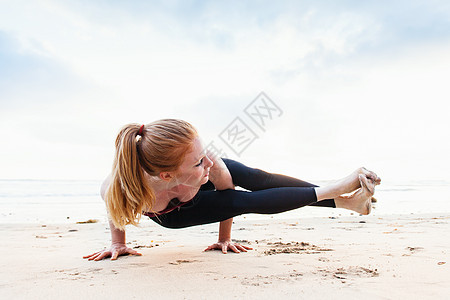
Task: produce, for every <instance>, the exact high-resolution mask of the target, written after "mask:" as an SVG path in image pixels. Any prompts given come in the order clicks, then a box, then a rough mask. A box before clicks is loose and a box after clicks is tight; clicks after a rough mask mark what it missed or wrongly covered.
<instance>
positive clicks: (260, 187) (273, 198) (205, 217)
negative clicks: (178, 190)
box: [150, 158, 336, 228]
mask: <svg viewBox="0 0 450 300" xmlns="http://www.w3.org/2000/svg"><path fill="white" fill-rule="evenodd" d="M222 160H223V161H224V163H225V165H226V166H227V168H228V170H229V171H230V174H231V177H232V179H233V183H234V185H236V186H240V187H242V188H244V189H246V190H249V191H250V192H248V191H240V190H233V189H227V190H222V191H216V190H214V189H215V187H214V185H213V184H212V182H211V181H208V182H207V183H205V184H203V185H202V186H201V187H200V190H199V192H198V193H197V194H196V195H195V197H194V198H193V199H192V200H191V201H190V202H189V203H187V204H185V205H183V206H181V207H179V208H177V209H175V210H173V211H171V212H169V213H166V214H162V215H159V216H157V217H150V219H152V220H153V221H155V222H156V223H158V224H160V225H162V226H164V227H167V228H184V227H189V226H195V225H201V224H208V223H214V222H220V221H224V220H226V219H229V218H232V217H235V216H238V215H242V214H248V213H258V214H275V213H281V212H285V211H288V210H292V209H295V208H299V207H303V206H306V205H314V206H323V207H336V205H335V203H334V200H333V199H327V200H322V201H319V202H317V196H316V192H315V190H314V187H317V185H314V184H311V183H308V182H306V181H302V180H299V179H296V178H293V177H289V176H285V175H281V174H274V173H268V172H265V171H263V170H260V169H255V168H249V167H247V166H245V165H243V164H242V163H240V162H237V161H235V160H232V159H227V158H222Z"/></svg>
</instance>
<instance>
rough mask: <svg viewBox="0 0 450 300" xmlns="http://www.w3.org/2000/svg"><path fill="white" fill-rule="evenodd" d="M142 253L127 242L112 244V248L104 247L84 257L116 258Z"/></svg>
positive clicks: (98, 258)
mask: <svg viewBox="0 0 450 300" xmlns="http://www.w3.org/2000/svg"><path fill="white" fill-rule="evenodd" d="M127 254H132V255H142V253H139V252H137V251H136V250H134V249H131V248H128V247H127V245H125V244H112V245H111V248H109V249H104V250H102V251H98V252H95V253H92V254H90V255H86V256H83V258H87V259H88V260H95V261H98V260H102V259H104V258H105V257H110V256H111V260H116V259H117V257H118V256H119V255H127Z"/></svg>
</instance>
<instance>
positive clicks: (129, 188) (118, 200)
mask: <svg viewBox="0 0 450 300" xmlns="http://www.w3.org/2000/svg"><path fill="white" fill-rule="evenodd" d="M139 129H140V125H138V124H128V125H126V126H124V127H123V128H122V129H121V131H120V132H119V134H118V136H117V139H116V154H115V158H114V165H113V171H112V178H111V183H110V185H109V188H108V191H107V193H106V205H107V209H108V212H109V216H110V218H111V221H112V222H113V224H114V226H115V227H116V228H118V229H120V230H122V231H123V230H125V226H126V225H128V224H132V225H135V226H137V225H138V223H139V220H140V218H141V216H142V211H143V209H144V208H146V207H147V208H150V209H151V208H152V207H153V204H154V201H155V195H154V192H153V190H152V189H151V188H150V187H149V186H148V184H147V181H146V179H145V174H144V171H143V170H142V168H141V166H140V163H139V157H138V150H137V144H138V143H139V142H140V141H138V132H139Z"/></svg>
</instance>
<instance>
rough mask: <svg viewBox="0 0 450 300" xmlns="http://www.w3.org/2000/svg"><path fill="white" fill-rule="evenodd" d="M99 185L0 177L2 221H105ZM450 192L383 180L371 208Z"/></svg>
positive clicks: (312, 212) (317, 211)
mask: <svg viewBox="0 0 450 300" xmlns="http://www.w3.org/2000/svg"><path fill="white" fill-rule="evenodd" d="M326 183H327V182H318V183H317V184H319V185H324V184H326ZM100 185H101V181H94V180H92V181H88V180H85V181H80V180H76V181H75V180H0V223H39V224H49V223H55V224H56V223H75V222H79V221H86V220H88V219H97V220H99V221H100V222H104V223H106V222H107V215H106V210H105V204H104V202H103V200H102V199H101V197H100ZM449 192H450V182H448V181H423V182H419V181H410V182H403V183H400V182H397V183H394V182H392V183H389V182H383V183H382V185H380V186H377V188H376V193H375V197H376V198H377V200H378V202H377V203H375V205H374V209H373V210H372V213H373V214H375V215H389V214H419V213H448V212H450V199H449V198H450V197H449V195H450V194H449ZM351 214H352V212H350V211H347V210H343V209H331V208H322V207H303V208H301V209H296V210H293V211H289V212H285V213H281V214H276V215H257V214H248V215H245V216H239V217H238V218H246V219H270V218H286V219H292V218H307V217H336V216H339V215H343V216H345V215H351ZM353 214H354V215H356V213H353ZM144 218H146V217H144Z"/></svg>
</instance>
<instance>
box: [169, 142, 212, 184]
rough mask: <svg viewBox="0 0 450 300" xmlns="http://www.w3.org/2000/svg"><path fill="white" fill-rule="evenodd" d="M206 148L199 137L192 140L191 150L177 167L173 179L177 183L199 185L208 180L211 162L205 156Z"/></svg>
mask: <svg viewBox="0 0 450 300" xmlns="http://www.w3.org/2000/svg"><path fill="white" fill-rule="evenodd" d="M205 152H206V149H205V148H204V146H203V142H202V140H201V138H200V137H197V138H196V139H195V140H194V143H193V146H192V151H191V152H188V153H187V154H186V156H185V157H184V162H183V163H182V164H181V166H180V168H179V169H178V172H177V175H176V176H175V180H176V182H177V184H183V185H187V186H191V187H200V186H201V185H202V184H205V183H206V182H208V179H209V169H210V168H211V167H212V166H213V162H212V161H211V160H210V159H209V157H208V156H206V153H205Z"/></svg>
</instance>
